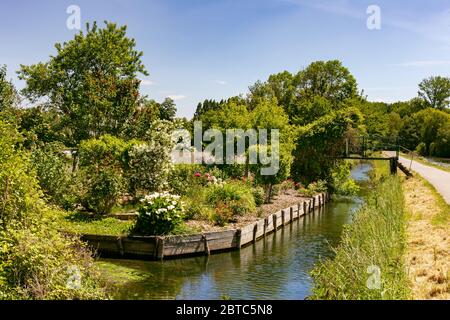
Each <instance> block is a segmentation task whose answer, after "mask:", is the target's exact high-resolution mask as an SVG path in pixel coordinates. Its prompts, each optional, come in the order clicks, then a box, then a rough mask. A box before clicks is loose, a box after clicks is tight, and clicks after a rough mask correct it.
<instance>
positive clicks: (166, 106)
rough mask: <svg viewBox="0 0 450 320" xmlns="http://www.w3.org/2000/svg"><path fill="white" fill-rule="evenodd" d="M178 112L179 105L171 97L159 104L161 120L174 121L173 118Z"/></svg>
mask: <svg viewBox="0 0 450 320" xmlns="http://www.w3.org/2000/svg"><path fill="white" fill-rule="evenodd" d="M176 113H177V107H176V105H175V102H174V101H173V100H172V99H170V98H166V99H164V101H163V102H162V103H161V104H160V105H159V118H160V119H161V120H169V121H173V119H175V116H176Z"/></svg>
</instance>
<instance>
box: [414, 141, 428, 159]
mask: <svg viewBox="0 0 450 320" xmlns="http://www.w3.org/2000/svg"><path fill="white" fill-rule="evenodd" d="M416 151H417V153H418V154H420V155H421V156H426V155H427V145H426V144H425V142H421V143H419V145H418V146H417V147H416Z"/></svg>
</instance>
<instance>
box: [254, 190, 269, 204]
mask: <svg viewBox="0 0 450 320" xmlns="http://www.w3.org/2000/svg"><path fill="white" fill-rule="evenodd" d="M265 197H266V194H265V192H264V189H263V188H261V187H255V188H253V198H254V199H255V205H256V206H258V207H259V206H262V205H263V204H264V199H265Z"/></svg>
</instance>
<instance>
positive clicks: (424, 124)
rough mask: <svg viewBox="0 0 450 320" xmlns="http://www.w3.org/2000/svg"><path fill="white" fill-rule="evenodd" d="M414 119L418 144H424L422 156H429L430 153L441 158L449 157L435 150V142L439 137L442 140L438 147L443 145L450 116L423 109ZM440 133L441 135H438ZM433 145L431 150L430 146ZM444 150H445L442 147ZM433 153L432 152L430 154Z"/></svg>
mask: <svg viewBox="0 0 450 320" xmlns="http://www.w3.org/2000/svg"><path fill="white" fill-rule="evenodd" d="M414 119H415V121H416V123H417V124H418V129H419V134H420V142H423V143H424V144H425V152H424V155H430V154H431V153H434V154H435V155H436V154H440V155H441V156H450V154H448V155H446V154H443V153H441V152H440V150H439V149H437V148H436V141H437V139H438V137H439V136H440V137H441V138H443V140H441V142H440V143H439V145H445V140H446V138H445V132H447V130H446V129H445V128H446V126H448V124H449V123H450V115H449V114H448V113H446V112H443V111H440V110H436V109H431V108H429V109H425V110H422V111H420V112H418V113H416V114H415V115H414ZM439 132H441V134H440V133H439ZM432 144H433V148H431V145H432ZM444 149H447V148H445V147H444ZM431 151H433V152H431Z"/></svg>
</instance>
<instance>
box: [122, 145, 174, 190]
mask: <svg viewBox="0 0 450 320" xmlns="http://www.w3.org/2000/svg"><path fill="white" fill-rule="evenodd" d="M129 157H130V159H129V162H128V166H129V174H130V186H131V189H130V191H131V192H132V193H133V194H134V195H137V193H139V192H152V191H159V190H161V189H164V188H165V187H166V186H167V178H168V176H169V173H170V169H171V167H172V165H171V160H170V154H169V152H168V150H167V146H165V145H161V144H159V143H158V142H155V141H151V142H149V143H144V144H139V145H136V146H134V147H133V148H132V149H131V150H130V152H129Z"/></svg>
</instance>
